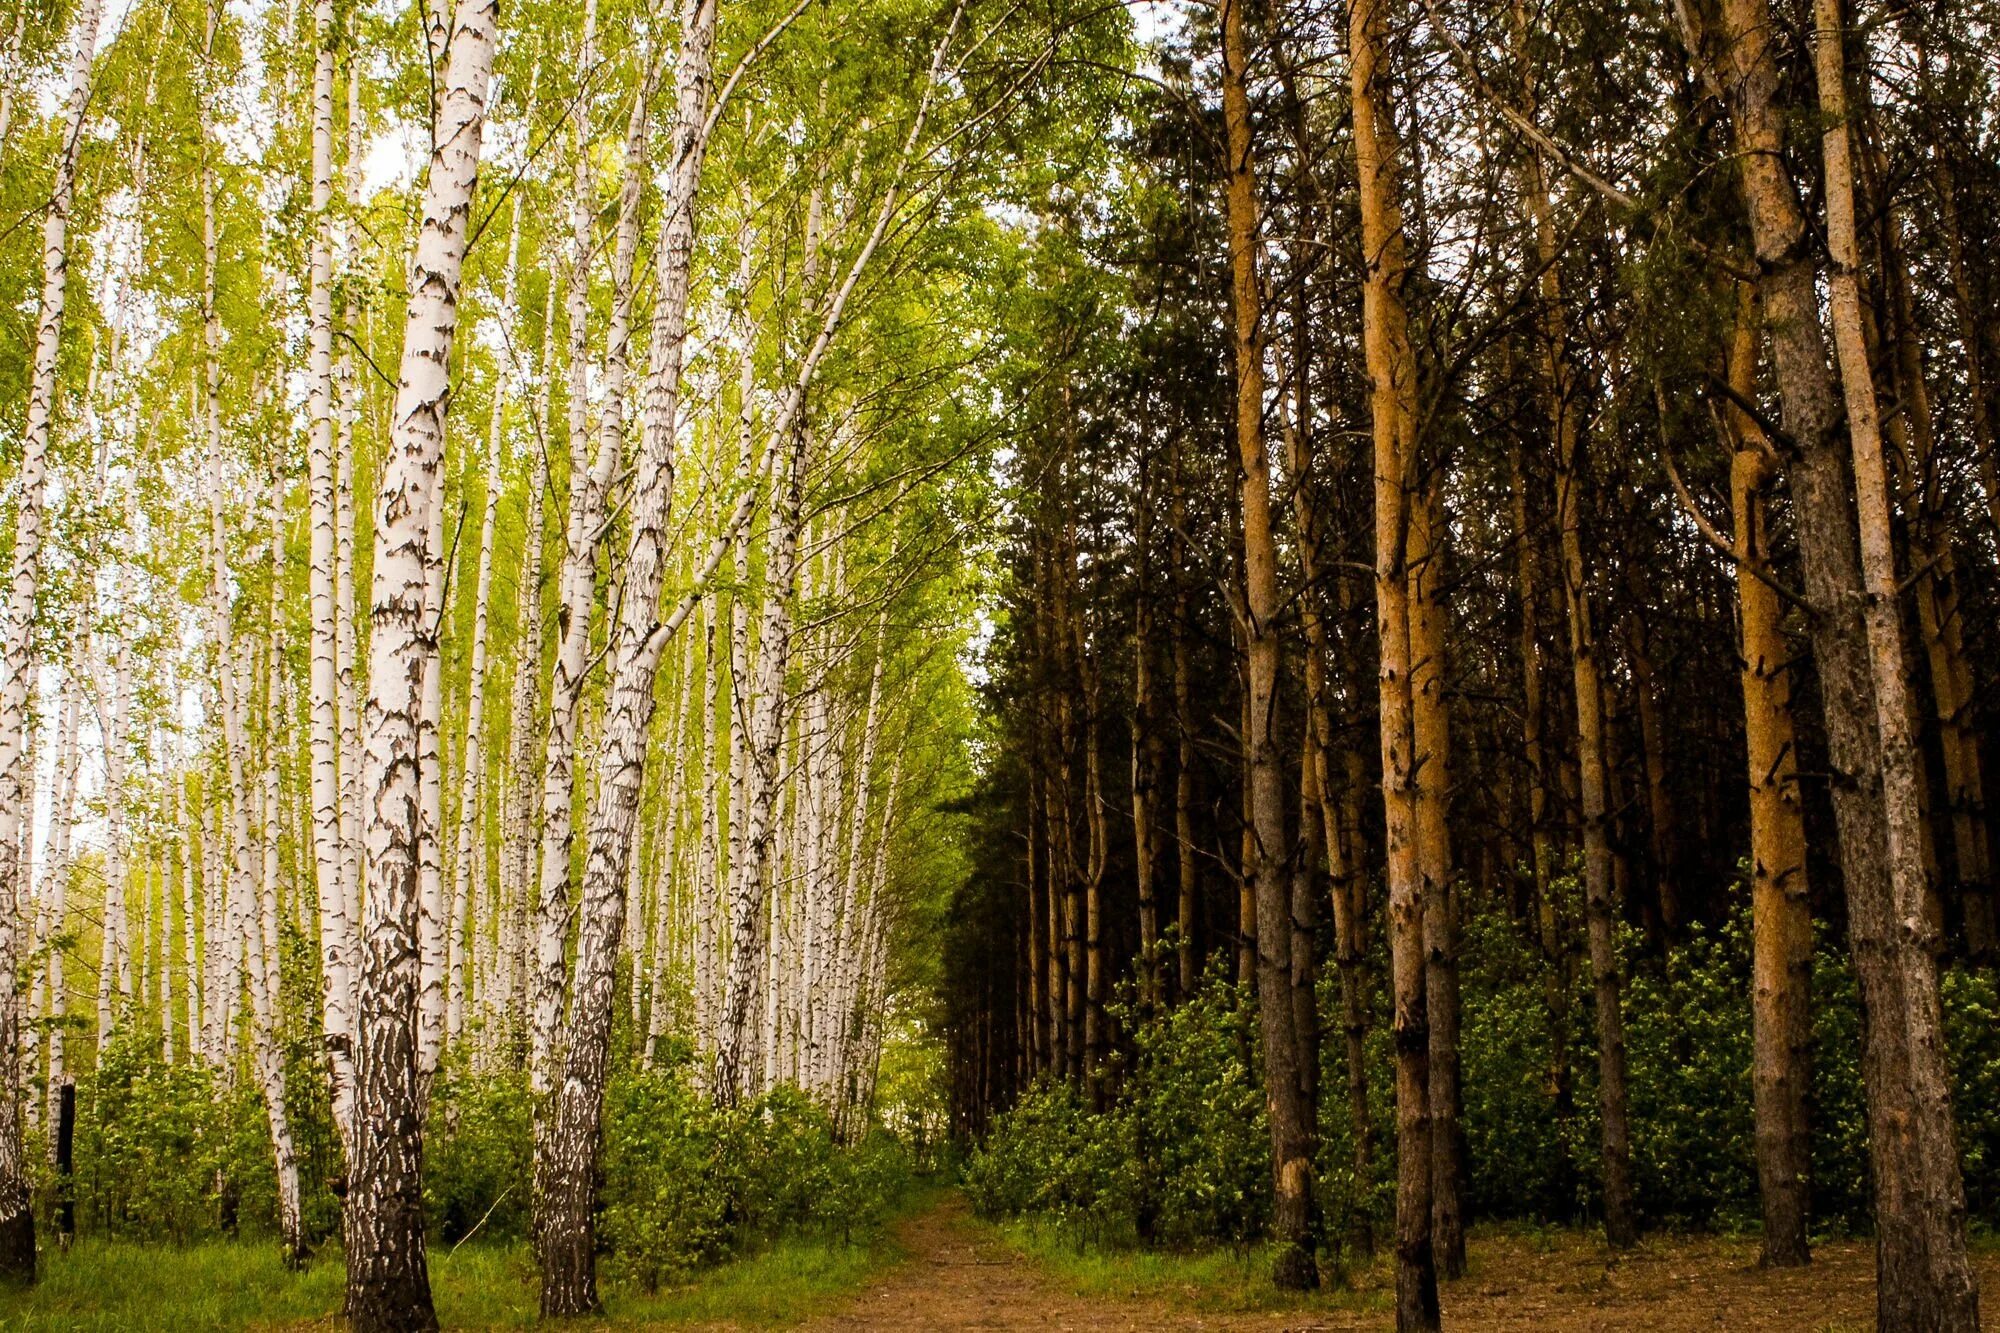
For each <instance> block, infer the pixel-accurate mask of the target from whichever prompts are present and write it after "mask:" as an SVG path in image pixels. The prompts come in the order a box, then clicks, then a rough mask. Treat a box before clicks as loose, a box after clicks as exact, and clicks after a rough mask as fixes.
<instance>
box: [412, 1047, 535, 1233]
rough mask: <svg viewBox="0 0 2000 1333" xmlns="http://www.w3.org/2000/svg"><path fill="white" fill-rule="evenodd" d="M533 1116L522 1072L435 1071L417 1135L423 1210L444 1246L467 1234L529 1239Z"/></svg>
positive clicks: (456, 1067) (451, 1067)
mask: <svg viewBox="0 0 2000 1333" xmlns="http://www.w3.org/2000/svg"><path fill="white" fill-rule="evenodd" d="M532 1118H533V1107H532V1103H531V1102H530V1100H529V1093H528V1080H527V1077H526V1075H524V1074H520V1073H516V1072H513V1071H507V1072H503V1073H490V1074H475V1073H473V1072H471V1071H469V1070H467V1069H465V1068H464V1067H462V1066H460V1065H449V1066H447V1067H446V1068H445V1069H444V1070H441V1071H440V1072H439V1074H438V1077H437V1078H436V1080H435V1081H434V1082H433V1083H432V1085H431V1106H430V1123H429V1126H428V1129H427V1131H426V1133H425V1136H424V1206H425V1208H426V1209H428V1210H429V1213H430V1220H431V1225H432V1226H434V1227H436V1228H437V1230H438V1234H439V1236H440V1237H441V1238H442V1239H443V1240H444V1241H445V1243H446V1244H450V1245H456V1244H457V1243H458V1242H459V1241H461V1240H463V1239H464V1238H465V1237H467V1236H469V1235H471V1234H472V1233H473V1232H474V1231H477V1232H478V1233H479V1234H480V1235H481V1236H483V1237H485V1238H487V1239H491V1240H499V1239H516V1238H519V1237H522V1236H525V1235H527V1234H528V1227H529V1220H530V1219H529V1213H530V1209H531V1207H532V1203H533V1200H532V1198H531V1197H530V1190H529V1180H530V1177H531V1176H532V1174H533V1169H534V1160H533V1152H532V1143H533V1133H534V1131H533V1127H532V1123H531V1122H532Z"/></svg>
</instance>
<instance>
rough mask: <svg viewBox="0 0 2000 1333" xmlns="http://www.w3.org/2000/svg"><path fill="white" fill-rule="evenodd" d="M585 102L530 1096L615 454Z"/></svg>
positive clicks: (564, 891)
mask: <svg viewBox="0 0 2000 1333" xmlns="http://www.w3.org/2000/svg"><path fill="white" fill-rule="evenodd" d="M596 41H597V4H596V0H586V3H585V6H584V14H583V50H582V54H581V56H580V58H579V60H578V62H577V67H578V68H579V69H589V68H591V66H592V63H593V61H594V60H595V50H596ZM592 109H593V108H592V102H591V99H590V98H589V97H587V96H586V97H580V98H578V100H577V106H576V108H575V111H574V112H573V113H572V114H573V117H574V119H573V121H572V128H573V138H572V142H571V153H572V162H571V168H572V178H571V182H570V261H569V273H568V282H567V288H566V296H565V305H566V307H567V315H568V321H569V356H568V361H567V367H568V373H569V459H570V475H569V486H570V493H569V524H568V529H567V533H566V537H565V542H564V548H563V565H562V574H561V577H560V581H559V582H558V584H557V587H556V623H557V625H558V626H559V627H560V630H561V634H560V638H559V639H558V641H557V646H556V660H555V667H554V670H553V672H552V674H551V677H550V681H549V740H548V746H547V749H546V750H545V751H544V753H543V758H542V764H543V768H542V829H541V863H540V867H539V872H538V874H537V876H536V890H535V928H534V932H535V947H534V968H533V973H532V980H531V987H532V994H531V995H530V999H529V1003H530V1020H529V1030H528V1048H529V1063H528V1070H529V1082H530V1085H531V1087H532V1088H533V1090H534V1092H535V1094H536V1096H537V1097H538V1098H539V1097H542V1096H545V1095H546V1094H547V1093H548V1092H549V1090H550V1089H551V1087H552V1086H553V1080H554V1077H555V1070H556V1064H557V1061H558V1058H559V1056H558V1052H557V1050H556V1039H557V1029H558V1027H559V1025H560V1024H561V1021H562V1009H563V956H564V952H565V948H566V945H567V942H568V937H569V913H570V903H569V899H570V893H569V887H570V885H569V880H570V856H571V846H572V844H573V842H574V839H575V835H576V821H575V802H576V744H577V728H578V722H579V716H578V714H579V705H580V703H581V700H582V695H583V684H584V673H585V671H586V670H587V668H588V665H589V663H588V658H589V651H590V621H591V613H592V610H593V607H594V605H595V602H596V599H597V537H598V534H597V531H596V529H597V525H598V515H599V509H600V505H601V504H602V502H603V488H605V487H608V486H609V484H610V480H611V476H612V474H613V473H615V472H616V470H617V467H618V462H619V455H618V453H617V452H616V451H610V452H607V451H605V450H603V449H601V448H600V449H599V451H598V453H597V455H596V461H595V463H594V464H593V462H592V455H591V449H590V422H589V398H588V389H589V374H588V368H589V363H590V328H589V312H590V255H591V249H592V246H591V234H590V231H591V229H590V207H589V201H590V200H591V199H592V198H593V197H594V196H595V193H596V184H595V175H594V173H593V172H592V170H591V164H590V152H589V142H590V121H591V118H592Z"/></svg>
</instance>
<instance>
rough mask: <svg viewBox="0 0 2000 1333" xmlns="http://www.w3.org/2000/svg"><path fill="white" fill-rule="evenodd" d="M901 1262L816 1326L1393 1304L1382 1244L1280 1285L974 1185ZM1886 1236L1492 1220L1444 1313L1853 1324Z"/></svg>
mask: <svg viewBox="0 0 2000 1333" xmlns="http://www.w3.org/2000/svg"><path fill="white" fill-rule="evenodd" d="M896 1239H897V1241H898V1243H899V1245H900V1247H901V1249H902V1251H903V1253H904V1256H905V1257H904V1259H903V1261H902V1262H901V1263H900V1264H898V1265H896V1266H894V1267H892V1268H890V1269H887V1270H886V1271H884V1272H883V1273H882V1274H881V1275H880V1276H878V1277H877V1278H875V1279H874V1280H872V1281H870V1282H869V1283H868V1284H867V1287H866V1289H865V1290H864V1291H863V1292H862V1293H861V1294H859V1295H858V1296H856V1297H855V1298H853V1300H852V1301H851V1302H850V1303H849V1304H847V1305H846V1306H845V1307H844V1308H842V1309H840V1310H839V1311H838V1312H836V1313H830V1314H826V1315H822V1316H819V1317H817V1318H814V1319H812V1320H810V1321H808V1322H807V1323H806V1324H805V1326H804V1327H805V1328H806V1329H807V1330H808V1331H809V1333H850V1331H852V1330H880V1331H881V1333H916V1331H917V1330H957V1329H964V1330H1022V1331H1023V1333H1030V1331H1032V1333H1066V1331H1067V1330H1086V1329H1088V1330H1104V1331H1106V1333H1116V1331H1118V1330H1141V1329H1144V1330H1174V1331H1180V1330H1218V1331H1221V1333H1280V1330H1284V1331H1287V1333H1308V1331H1309V1330H1361V1329H1384V1328H1388V1327H1390V1326H1391V1324H1392V1323H1393V1320H1392V1317H1391V1316H1392V1305H1391V1298H1392V1288H1391V1283H1392V1278H1393V1275H1392V1273H1391V1270H1390V1268H1389V1265H1388V1263H1387V1261H1386V1258H1383V1259H1378V1261H1377V1262H1376V1263H1375V1264H1373V1265H1371V1266H1369V1267H1367V1268H1365V1269H1361V1270H1358V1271H1355V1272H1353V1273H1350V1274H1349V1277H1348V1281H1347V1282H1346V1283H1345V1284H1344V1285H1343V1286H1341V1287H1340V1288H1338V1289H1336V1290H1332V1291H1329V1292H1325V1293H1319V1294H1315V1295H1312V1296H1308V1297H1299V1296H1293V1295H1289V1294H1287V1293H1281V1292H1277V1291H1276V1290H1274V1289H1273V1288H1272V1287H1271V1286H1270V1282H1269V1279H1268V1277H1267V1276H1266V1273H1267V1271H1268V1264H1267V1262H1266V1259H1265V1256H1264V1255H1263V1254H1262V1253H1260V1252H1257V1251H1246V1252H1241V1253H1230V1252H1223V1253H1215V1254H1208V1255H1196V1256H1172V1255H1159V1254H1156V1253H1150V1252H1143V1253H1131V1254H1105V1253H1102V1252H1095V1251H1078V1250H1076V1249H1075V1248H1074V1247H1072V1246H1068V1245H1066V1244H1065V1243H1063V1242H1060V1241H1051V1240H1050V1238H1048V1237H1047V1236H1046V1235H1044V1236H1040V1237H1038V1236H1036V1235H1035V1234H1034V1233H1031V1232H1026V1231H1020V1230H1013V1229H1009V1230H1004V1231H1003V1230H1001V1229H998V1228H994V1227H991V1226H986V1225H983V1224H981V1223H979V1222H977V1221H975V1220H973V1219H972V1218H971V1216H970V1215H969V1214H968V1212H967V1210H966V1208H965V1204H964V1201H963V1200H962V1199H959V1198H958V1197H957V1196H951V1197H949V1198H947V1199H946V1200H945V1201H944V1202H943V1203H942V1204H940V1205H939V1206H938V1207H936V1208H933V1209H930V1210H928V1211H925V1212H922V1213H919V1214H917V1215H915V1216H912V1217H910V1218H907V1219H906V1220H904V1221H903V1222H902V1223H900V1224H899V1226H898V1227H897V1229H896ZM1978 1263H1979V1268H1980V1285H1981V1286H1982V1287H1983V1288H1984V1289H1985V1290H1986V1291H1987V1292H1991V1293H1994V1300H1993V1301H1992V1302H1991V1303H1990V1304H1989V1313H1988V1315H1987V1319H1986V1325H1987V1327H1989V1328H1996V1329H2000V1309H1993V1308H1992V1307H1993V1306H2000V1251H1995V1250H1994V1249H1993V1248H1992V1247H1990V1246H1986V1247H1982V1249H1981V1251H1980V1253H1979V1255H1978ZM1874 1286H1875V1284H1874V1253H1873V1249H1872V1247H1871V1246H1870V1245H1869V1244H1868V1243H1867V1242H1865V1241H1844V1242H1837V1243H1829V1244H1826V1245H1822V1246H1821V1247H1819V1249H1818V1250H1817V1251H1816V1255H1815V1262H1814V1263H1813V1265H1812V1266H1811V1267H1810V1268H1808V1269H1804V1270H1799V1269H1793V1270H1783V1271H1778V1270H1765V1269H1761V1268H1759V1267H1758V1265H1757V1248H1756V1242H1755V1240H1754V1239H1743V1238H1727V1237H1715V1236H1655V1237H1651V1238H1649V1239H1647V1240H1646V1241H1645V1242H1644V1243H1643V1244H1642V1245H1641V1246H1640V1247H1639V1248H1638V1249H1637V1250H1635V1251H1633V1252H1630V1253H1627V1254H1622V1255H1621V1254H1614V1253H1612V1252H1611V1251H1610V1250H1609V1249H1607V1248H1606V1247H1605V1246H1604V1245H1603V1243H1602V1242H1601V1241H1599V1240H1597V1239H1596V1238H1595V1237H1590V1236H1585V1235H1583V1234H1580V1233H1577V1232H1545V1231H1536V1232H1525V1231H1521V1230H1518V1229H1495V1230H1481V1231H1479V1232H1476V1233H1475V1235H1474V1238H1473V1242H1472V1245H1471V1252H1470V1271H1469V1273H1468V1274H1467V1275H1466V1277H1465V1278H1463V1279H1461V1280H1460V1281H1457V1282H1453V1283H1450V1284H1448V1285H1447V1286H1446V1287H1445V1288H1444V1291H1443V1305H1444V1316H1445V1325H1446V1327H1448V1328H1450V1329H1453V1330H1454V1331H1455V1333H1456V1331H1458V1330H1479V1331H1480V1333H1486V1331H1488V1330H1491V1331H1492V1333H1500V1331H1501V1330H1510V1331H1511V1330H1523V1331H1524V1333H1525V1331H1526V1330H1534V1331H1535V1333H1585V1331H1586V1330H1589V1331H1591V1333H1596V1331H1598V1330H1627V1329H1630V1330H1639V1329H1645V1330H1659V1331H1660V1333H1693V1331H1694V1330H1717V1329H1728V1330H1731V1331H1732V1333H1736V1331H1738V1330H1749V1331H1752V1333H1764V1331H1766V1330H1768V1331H1770V1333H1778V1331H1779V1330H1783V1331H1784V1333H1849V1331H1850V1330H1863V1329H1869V1328H1872V1327H1873V1324H1874V1319H1873V1307H1874Z"/></svg>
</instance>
